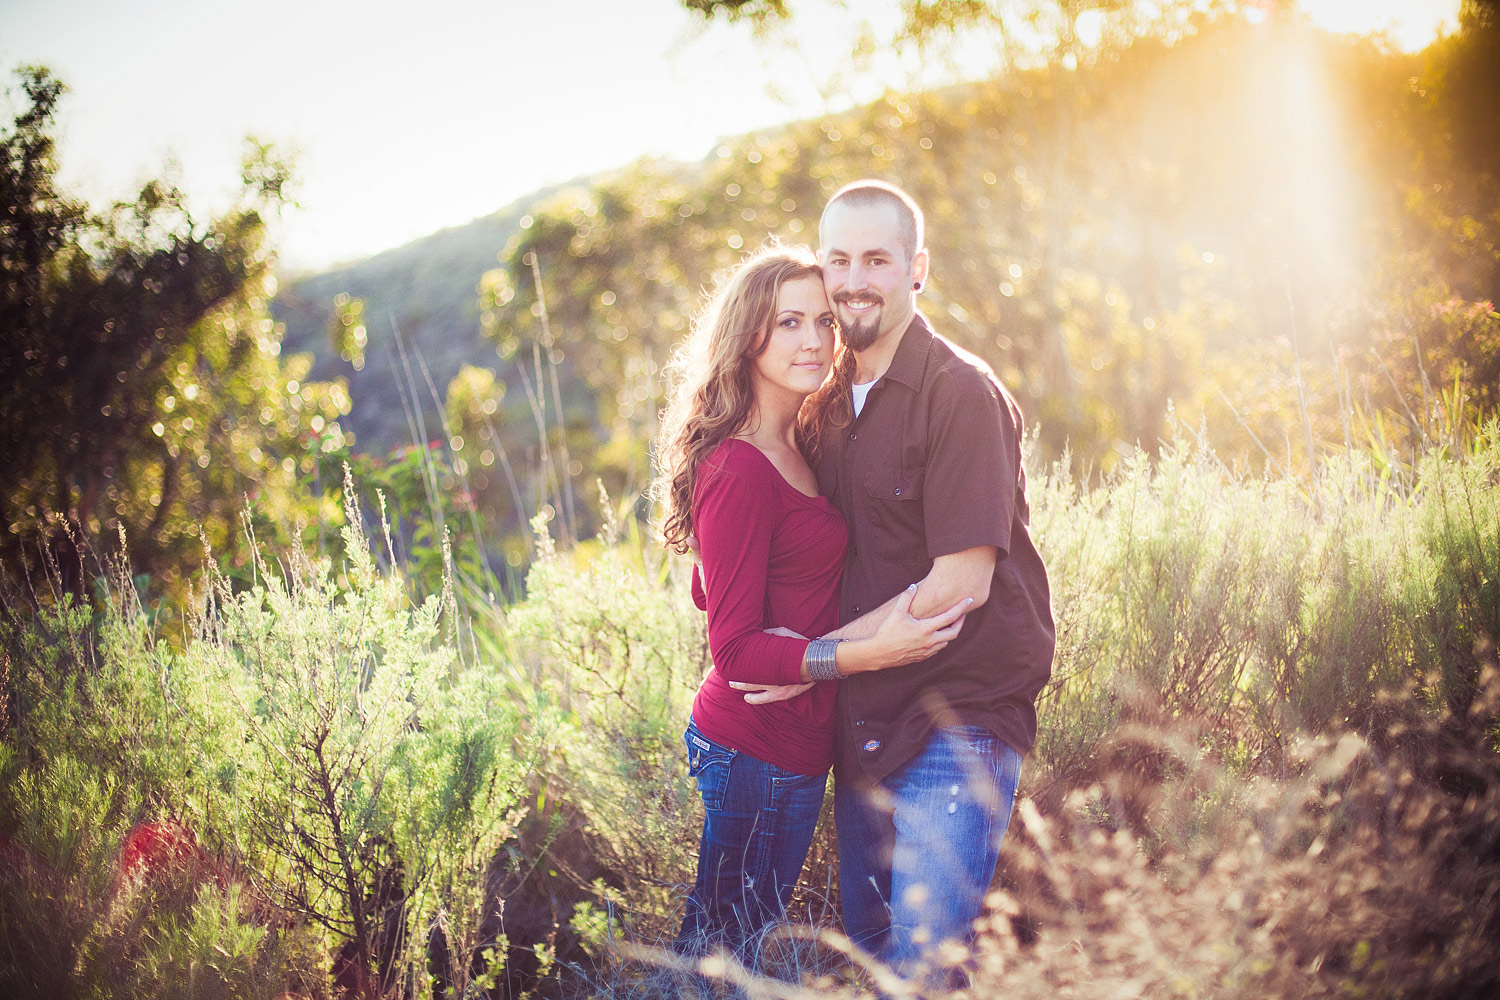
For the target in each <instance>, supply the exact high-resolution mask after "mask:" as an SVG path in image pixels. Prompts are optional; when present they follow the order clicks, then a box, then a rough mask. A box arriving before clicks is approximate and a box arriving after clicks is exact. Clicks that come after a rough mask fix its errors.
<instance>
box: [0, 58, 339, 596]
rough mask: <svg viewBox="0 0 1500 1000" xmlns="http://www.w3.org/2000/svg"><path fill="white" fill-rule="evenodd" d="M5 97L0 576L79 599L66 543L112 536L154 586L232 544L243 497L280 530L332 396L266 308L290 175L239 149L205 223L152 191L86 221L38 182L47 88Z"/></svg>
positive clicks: (263, 153)
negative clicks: (17, 101) (41, 583)
mask: <svg viewBox="0 0 1500 1000" xmlns="http://www.w3.org/2000/svg"><path fill="white" fill-rule="evenodd" d="M20 87H21V90H22V91H23V92H24V98H25V99H24V102H23V103H24V106H23V107H22V108H21V109H20V111H19V113H18V114H17V115H16V117H15V119H14V124H13V126H12V127H11V128H10V129H9V130H7V131H5V132H3V133H0V152H3V160H4V163H3V168H0V451H3V453H4V455H5V456H6V461H7V463H8V469H7V472H8V477H7V483H6V485H5V487H4V488H3V489H0V524H3V525H4V526H5V527H6V528H7V529H8V530H7V531H5V532H4V533H3V535H0V565H3V566H4V569H5V572H6V573H7V574H9V575H12V576H16V577H27V576H30V575H32V574H33V573H34V572H35V570H36V569H37V567H38V566H39V565H42V564H51V565H52V566H54V567H56V568H57V569H59V570H60V571H61V572H62V573H63V574H64V578H65V580H66V581H67V585H68V586H69V587H70V588H72V589H79V588H81V586H82V573H81V572H80V569H79V562H80V554H79V553H80V542H81V540H83V539H86V538H90V537H97V536H98V535H100V534H101V533H103V532H111V533H112V532H113V530H114V529H116V528H119V529H122V530H124V531H125V532H126V533H127V534H128V535H129V536H130V550H131V554H132V557H133V559H134V560H135V561H136V565H137V568H138V569H139V570H140V571H143V572H147V573H151V574H153V575H156V576H161V577H165V578H167V580H168V582H169V583H170V582H171V581H172V580H175V579H179V578H180V577H179V576H178V574H179V573H181V571H182V570H183V569H184V568H185V567H186V566H190V565H191V564H192V563H193V562H194V561H195V560H196V558H197V557H198V555H199V554H200V553H201V552H202V545H201V543H200V541H199V535H200V533H202V534H205V535H206V536H207V537H208V540H209V541H210V543H211V544H212V545H213V546H214V548H215V549H216V550H218V551H220V552H226V551H228V552H232V551H233V550H234V549H235V548H236V546H237V544H238V538H239V534H238V532H237V531H236V530H234V527H235V522H236V519H237V516H238V513H239V510H240V509H241V507H242V506H243V504H244V502H245V497H246V496H247V495H250V496H252V497H257V498H259V499H260V500H261V501H262V502H263V504H264V506H266V507H267V508H268V509H269V510H270V512H271V513H273V514H275V515H277V516H279V517H281V518H283V519H285V520H288V521H289V520H291V519H292V518H291V513H292V511H291V506H290V505H291V504H292V501H291V499H290V497H291V487H292V484H293V483H294V481H295V478H296V475H297V473H298V471H299V467H300V464H301V463H305V462H306V461H307V459H308V455H307V451H308V449H309V448H320V447H327V448H332V447H337V445H338V444H339V443H340V442H341V439H342V434H341V432H340V431H339V428H338V424H337V419H338V417H339V416H340V415H341V414H342V413H344V412H346V411H347V409H348V400H347V394H346V393H345V392H344V390H343V387H342V386H341V385H338V384H307V385H304V384H303V380H304V379H305V376H306V372H307V369H308V366H309V362H308V360H307V359H305V358H292V359H282V358H281V357H280V350H281V348H280V335H279V332H278V331H277V330H276V328H275V327H274V325H273V324H272V322H271V319H270V317H269V314H268V313H267V311H266V306H267V300H268V298H269V296H270V295H271V294H272V293H273V291H274V288H275V279H274V277H273V276H272V273H271V266H272V263H273V256H272V254H271V252H270V250H269V249H268V247H267V246H266V243H265V219H266V216H267V213H269V212H275V211H279V210H280V209H281V207H282V205H283V204H284V203H285V200H286V193H285V192H286V186H287V183H288V180H289V167H288V165H287V164H286V163H284V162H281V161H279V160H278V159H277V158H276V156H275V155H274V153H273V152H272V151H271V150H269V149H268V148H267V147H265V146H261V145H258V144H253V143H252V145H251V148H250V149H249V151H248V152H247V155H246V157H245V161H244V173H243V181H244V187H243V193H242V196H241V198H240V200H239V202H238V203H237V204H236V205H234V206H233V207H232V208H231V209H230V210H229V211H228V212H227V213H225V214H224V215H223V216H222V217H221V218H218V219H214V220H212V221H211V222H209V223H206V224H204V223H200V222H199V221H198V220H197V219H195V218H194V216H193V215H192V213H191V212H190V211H189V210H188V207H187V205H186V204H185V202H184V199H183V197H182V194H181V192H180V191H178V190H177V189H176V187H175V186H174V185H172V184H171V183H170V182H168V181H163V180H153V181H151V182H149V183H147V184H146V185H145V186H144V187H143V188H142V189H141V191H140V194H139V195H138V197H137V198H136V200H135V201H134V202H131V203H128V204H119V205H116V206H114V207H113V209H111V210H110V211H109V212H107V213H105V214H103V215H95V214H93V213H91V212H90V211H89V210H88V209H87V208H86V207H84V206H83V205H81V204H79V203H78V202H76V201H73V200H72V199H69V198H68V197H67V196H66V195H65V194H64V193H63V192H61V191H59V190H58V188H57V187H56V184H55V174H56V160H55V155H54V145H53V139H52V127H53V119H54V115H55V113H56V109H57V104H58V101H59V99H60V98H61V96H62V94H63V92H64V87H63V85H62V84H61V83H60V82H59V81H58V80H57V79H56V78H54V77H53V76H52V75H51V74H50V73H49V72H48V71H47V70H45V69H42V68H31V69H27V70H25V71H23V72H22V73H21V83H20ZM299 457H300V462H299Z"/></svg>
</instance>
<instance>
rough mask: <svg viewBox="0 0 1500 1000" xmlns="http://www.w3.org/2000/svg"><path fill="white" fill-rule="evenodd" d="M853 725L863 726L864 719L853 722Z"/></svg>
mask: <svg viewBox="0 0 1500 1000" xmlns="http://www.w3.org/2000/svg"><path fill="white" fill-rule="evenodd" d="M854 724H855V725H856V726H863V725H864V724H865V720H864V719H855V720H854Z"/></svg>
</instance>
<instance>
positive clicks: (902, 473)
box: [861, 468, 927, 566]
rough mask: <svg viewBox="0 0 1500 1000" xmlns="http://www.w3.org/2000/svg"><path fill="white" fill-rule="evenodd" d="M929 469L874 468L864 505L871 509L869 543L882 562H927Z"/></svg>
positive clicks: (867, 479) (867, 481) (867, 477)
mask: <svg viewBox="0 0 1500 1000" xmlns="http://www.w3.org/2000/svg"><path fill="white" fill-rule="evenodd" d="M925 472H926V470H925V469H889V468H887V469H870V470H869V471H868V472H866V473H865V478H864V483H863V490H864V496H863V497H862V499H863V501H864V502H863V503H862V504H861V506H862V507H863V508H864V509H865V511H866V512H867V513H868V517H867V518H866V522H867V523H866V524H865V525H864V528H865V531H864V536H865V539H864V540H865V544H866V545H867V546H869V547H870V549H871V552H870V555H872V556H873V557H875V558H876V559H878V560H880V561H881V562H889V563H900V564H902V565H903V566H908V565H915V564H921V563H926V562H927V539H926V527H925V524H924V520H923V514H922V483H923V480H924V479H925V478H926V476H925Z"/></svg>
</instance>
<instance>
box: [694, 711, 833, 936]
mask: <svg viewBox="0 0 1500 1000" xmlns="http://www.w3.org/2000/svg"><path fill="white" fill-rule="evenodd" d="M683 740H684V741H685V742H686V743H687V751H688V768H689V773H690V774H692V775H693V776H694V777H695V778H697V779H698V792H699V794H700V795H702V796H703V839H702V842H701V844H700V846H699V848H698V878H697V882H696V883H695V884H694V886H693V892H692V895H691V896H689V897H688V901H687V913H686V914H685V915H684V917H683V920H682V931H681V932H680V933H679V934H678V935H677V944H676V949H677V951H679V952H681V953H683V954H688V955H697V954H703V953H704V952H706V951H707V950H709V949H711V948H713V947H715V946H723V947H726V948H728V949H730V950H732V951H734V952H735V953H736V954H737V955H739V956H740V958H741V959H742V960H747V962H748V960H749V959H751V958H752V957H753V956H752V955H751V954H750V953H751V952H753V950H754V945H755V939H756V937H757V935H758V934H759V933H760V932H761V931H762V930H764V929H765V928H766V926H767V925H769V924H771V923H772V922H774V921H776V920H779V919H781V918H782V917H783V916H784V915H785V913H786V906H787V903H788V902H789V901H790V900H791V897H792V889H793V888H794V887H795V886H796V884H797V876H798V875H800V874H801V873H802V863H803V862H804V861H805V860H806V859H807V849H808V847H809V846H810V845H811V844H812V838H813V830H814V829H815V828H816V827H817V825H818V812H819V811H820V810H821V809H822V806H823V789H824V787H825V785H826V783H827V780H828V776H827V775H826V774H817V775H808V774H797V773H795V772H793V771H788V770H785V769H783V768H780V767H777V766H776V765H775V764H768V763H766V762H765V761H763V760H758V759H757V758H755V757H751V756H750V755H749V754H744V753H739V752H737V751H735V750H731V749H729V748H728V747H725V746H721V745H719V744H718V743H715V742H713V741H712V740H710V739H708V738H707V737H706V736H704V735H703V734H702V733H701V732H699V731H698V727H697V726H695V725H693V723H692V722H689V723H688V727H687V732H686V733H684V734H683Z"/></svg>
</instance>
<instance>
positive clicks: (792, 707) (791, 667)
mask: <svg viewBox="0 0 1500 1000" xmlns="http://www.w3.org/2000/svg"><path fill="white" fill-rule="evenodd" d="M693 532H694V534H696V535H697V537H698V550H699V555H700V557H701V559H702V561H703V586H702V593H698V588H697V587H695V588H694V592H695V593H694V596H695V598H697V599H698V601H699V607H701V608H703V609H704V610H705V611H707V612H708V647H709V651H710V653H712V655H713V669H711V670H709V672H708V673H707V674H706V675H705V676H704V678H703V683H702V684H701V685H700V686H699V688H698V695H697V697H696V698H695V699H694V700H693V721H694V722H695V723H696V724H697V726H698V728H699V729H700V730H701V731H702V732H703V734H704V735H705V736H707V737H708V738H709V739H711V740H713V741H714V742H716V743H720V744H722V745H724V746H728V747H731V748H733V749H735V750H738V751H741V752H743V753H748V754H750V755H751V756H752V757H758V758H760V759H761V760H764V761H768V762H769V763H772V764H775V765H776V766H777V767H781V768H785V769H786V770H788V771H794V772H796V773H798V774H821V773H823V772H824V771H826V770H828V767H829V765H830V764H832V763H833V725H834V723H833V708H834V700H835V698H836V695H837V685H836V684H834V683H822V684H815V685H813V688H812V690H810V691H807V692H804V693H803V694H800V695H798V696H797V697H796V698H792V699H790V700H788V701H779V702H775V703H773V704H770V705H747V704H745V698H744V695H743V694H741V693H740V692H738V691H736V690H734V689H733V688H731V687H730V686H729V683H728V682H729V681H732V680H733V681H752V682H758V683H764V684H796V683H799V682H800V681H801V680H802V658H803V655H804V654H805V653H806V651H807V640H806V639H793V638H790V637H787V636H778V635H769V634H767V633H766V629H768V628H774V627H777V626H780V627H783V628H789V629H791V630H792V631H794V632H798V633H800V634H802V635H805V636H809V637H816V636H820V635H824V634H826V633H828V632H831V631H833V630H834V629H835V628H837V627H838V624H839V581H840V578H841V576H842V574H843V567H844V548H845V546H846V545H847V544H848V538H849V533H848V530H847V528H846V526H845V524H844V518H843V516H842V515H841V514H839V512H838V510H837V509H835V508H834V506H833V505H832V504H831V503H829V502H828V500H827V499H825V498H824V497H821V496H818V497H810V496H807V495H806V494H805V493H802V492H801V491H800V490H798V489H797V488H796V487H794V486H792V485H791V484H790V483H788V482H787V481H786V480H785V479H784V478H782V475H781V473H780V472H779V471H777V469H776V466H774V465H773V464H771V460H770V459H769V458H767V457H766V456H765V454H764V453H762V452H761V450H760V449H759V448H757V447H755V446H754V445H753V444H750V443H749V442H748V441H741V440H738V439H735V438H730V439H728V440H726V441H725V442H724V443H723V444H721V445H719V447H717V448H715V449H714V450H713V452H711V453H710V454H709V456H708V457H707V458H706V459H704V461H703V465H702V467H701V468H700V469H699V471H698V481H697V485H696V488H695V489H694V492H693Z"/></svg>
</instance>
